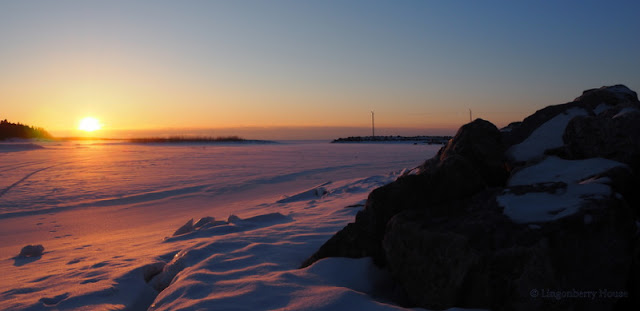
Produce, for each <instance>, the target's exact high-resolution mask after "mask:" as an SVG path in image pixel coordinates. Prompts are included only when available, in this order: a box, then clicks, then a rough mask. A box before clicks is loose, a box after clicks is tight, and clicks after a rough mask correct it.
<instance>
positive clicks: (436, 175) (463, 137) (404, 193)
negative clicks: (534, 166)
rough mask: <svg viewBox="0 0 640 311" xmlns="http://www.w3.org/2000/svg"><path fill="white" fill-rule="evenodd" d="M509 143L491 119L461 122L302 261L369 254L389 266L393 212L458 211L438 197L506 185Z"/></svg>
mask: <svg viewBox="0 0 640 311" xmlns="http://www.w3.org/2000/svg"><path fill="white" fill-rule="evenodd" d="M504 149H505V148H504V146H503V144H502V142H501V135H500V132H499V131H498V128H497V127H495V125H493V124H491V123H490V122H488V121H485V120H482V119H476V120H475V121H473V122H471V123H469V124H466V125H464V126H462V127H461V128H460V130H458V132H457V133H456V135H455V136H454V138H453V139H451V140H450V141H449V142H448V144H447V145H446V146H445V147H443V148H442V149H441V150H440V151H439V152H438V154H437V155H436V156H435V157H434V158H432V159H430V160H428V161H426V162H425V163H424V164H423V165H422V166H421V167H420V168H419V170H418V173H417V174H416V175H406V176H402V177H400V178H398V179H397V180H396V181H395V182H392V183H390V184H388V185H385V186H383V187H380V188H378V189H375V190H374V191H372V192H371V193H370V194H369V197H368V199H367V202H366V204H365V207H364V209H363V210H362V211H360V212H358V214H357V215H356V221H355V223H352V224H349V225H348V226H347V227H345V228H344V229H342V230H341V231H339V232H338V233H337V234H336V235H334V236H333V237H332V238H331V239H330V240H329V241H327V242H326V243H325V244H324V245H323V246H321V247H320V249H319V250H318V251H317V252H316V253H315V254H313V255H312V256H311V257H310V258H308V259H307V260H305V261H304V262H303V263H302V267H306V266H308V265H311V264H312V263H313V262H315V261H316V260H319V259H322V258H325V257H352V258H354V257H355V258H358V257H364V256H371V257H373V259H374V262H375V263H376V264H378V265H380V266H384V265H385V263H386V262H385V257H384V254H383V250H382V239H383V237H384V234H385V230H386V226H387V222H388V221H389V219H391V217H393V216H394V215H395V214H397V213H399V212H401V211H404V210H409V209H426V210H429V212H430V213H431V214H433V215H447V214H450V213H455V212H456V210H455V208H454V206H455V205H449V206H446V207H445V206H437V203H439V202H445V201H451V200H458V199H460V198H465V197H469V196H471V195H473V194H475V193H477V192H479V191H482V190H483V189H486V188H487V187H488V186H496V185H503V184H504V183H505V182H506V178H507V176H508V172H507V171H506V168H505V165H504V155H503V154H504ZM434 206H435V207H434Z"/></svg>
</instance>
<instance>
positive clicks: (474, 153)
mask: <svg viewBox="0 0 640 311" xmlns="http://www.w3.org/2000/svg"><path fill="white" fill-rule="evenodd" d="M505 150H506V148H505V146H504V144H503V143H502V136H501V134H500V131H499V130H498V128H497V127H496V126H495V125H493V124H492V123H491V122H488V121H485V120H482V119H476V120H475V121H474V122H471V123H469V124H465V125H463V126H462V127H461V128H460V129H459V130H458V133H456V136H455V137H454V138H453V139H452V140H451V141H450V143H448V144H447V145H446V146H445V147H444V150H442V153H441V154H439V159H440V161H441V162H443V161H445V160H446V159H447V158H449V157H451V156H454V155H458V156H461V157H463V158H464V159H466V160H467V161H468V162H469V164H470V165H471V167H472V168H473V169H475V170H476V171H477V172H478V174H479V175H480V177H481V178H482V179H483V180H484V181H485V182H486V183H487V185H488V186H503V185H504V183H505V181H506V180H507V176H508V172H507V171H506V169H505V166H504V162H505V159H504V152H505Z"/></svg>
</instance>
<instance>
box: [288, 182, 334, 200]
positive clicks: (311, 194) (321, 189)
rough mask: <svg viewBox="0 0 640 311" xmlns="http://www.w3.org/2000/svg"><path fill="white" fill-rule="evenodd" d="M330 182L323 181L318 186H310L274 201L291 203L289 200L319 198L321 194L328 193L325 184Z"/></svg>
mask: <svg viewBox="0 0 640 311" xmlns="http://www.w3.org/2000/svg"><path fill="white" fill-rule="evenodd" d="M330 183H331V182H327V183H324V184H322V185H320V186H318V187H314V188H311V189H309V190H306V191H303V192H300V193H298V194H295V195H292V196H289V197H285V198H283V199H281V200H278V201H277V202H276V203H291V202H296V201H307V200H312V199H317V198H321V197H322V196H324V195H326V194H327V193H328V191H327V189H326V188H325V186H327V185H328V184H330Z"/></svg>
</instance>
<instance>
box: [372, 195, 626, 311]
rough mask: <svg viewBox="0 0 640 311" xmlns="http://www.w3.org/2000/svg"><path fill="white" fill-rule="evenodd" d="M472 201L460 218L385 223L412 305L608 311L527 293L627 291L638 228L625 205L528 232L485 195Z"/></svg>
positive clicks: (393, 267)
mask: <svg viewBox="0 0 640 311" xmlns="http://www.w3.org/2000/svg"><path fill="white" fill-rule="evenodd" d="M476 197H477V198H474V200H472V201H471V202H470V203H469V205H468V206H470V207H468V208H467V210H466V213H465V214H462V215H460V216H458V217H453V218H452V217H430V216H429V215H425V214H424V213H422V211H419V210H412V211H404V212H402V213H399V214H398V215H396V216H394V217H393V219H392V220H391V221H390V222H389V227H388V230H387V234H386V235H385V237H384V243H383V245H384V249H385V255H386V257H387V260H388V262H389V264H388V267H389V269H390V271H391V273H392V275H393V276H394V278H395V279H396V281H397V282H398V283H399V284H401V286H404V288H405V291H406V295H407V297H408V299H409V302H410V305H411V306H420V307H424V308H434V309H446V308H451V307H468V308H491V309H492V310H543V309H544V310H566V309H569V308H571V307H572V306H574V307H576V306H577V309H580V310H603V309H605V310H606V309H609V310H610V309H613V308H614V305H615V304H616V303H619V302H620V301H621V299H618V298H616V299H613V298H608V299H596V300H595V301H592V300H586V299H561V300H557V299H555V298H552V297H541V296H538V297H532V291H533V290H537V291H538V292H537V293H538V295H543V294H544V291H545V290H546V291H547V294H549V293H548V291H549V290H551V291H564V292H568V291H572V290H573V289H576V290H578V291H598V290H600V289H607V290H609V291H619V292H625V291H628V290H627V286H628V282H630V280H631V278H630V275H629V271H631V265H632V252H633V243H634V242H635V238H634V232H635V223H634V221H633V218H632V217H630V211H629V208H628V207H627V206H626V205H625V204H624V203H623V202H621V201H619V200H605V201H597V202H592V203H591V204H590V206H587V207H585V208H584V209H583V210H582V211H581V212H579V213H576V214H574V215H571V216H569V217H566V218H563V219H561V220H560V221H556V222H550V223H545V224H540V225H539V226H538V227H534V228H532V227H530V226H529V225H526V224H515V223H513V222H512V221H510V220H509V219H508V218H507V217H506V216H504V215H503V214H502V212H501V209H500V208H499V206H497V204H496V203H495V200H493V199H492V198H491V197H490V196H489V199H487V194H486V193H484V194H480V195H478V196H476ZM585 217H587V218H588V219H590V221H588V222H585V219H586V218H585ZM594 245H596V246H597V247H594ZM533 293H534V294H535V292H533Z"/></svg>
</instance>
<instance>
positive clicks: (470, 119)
mask: <svg viewBox="0 0 640 311" xmlns="http://www.w3.org/2000/svg"><path fill="white" fill-rule="evenodd" d="M471 121H472V118H471V109H469V122H471Z"/></svg>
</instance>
